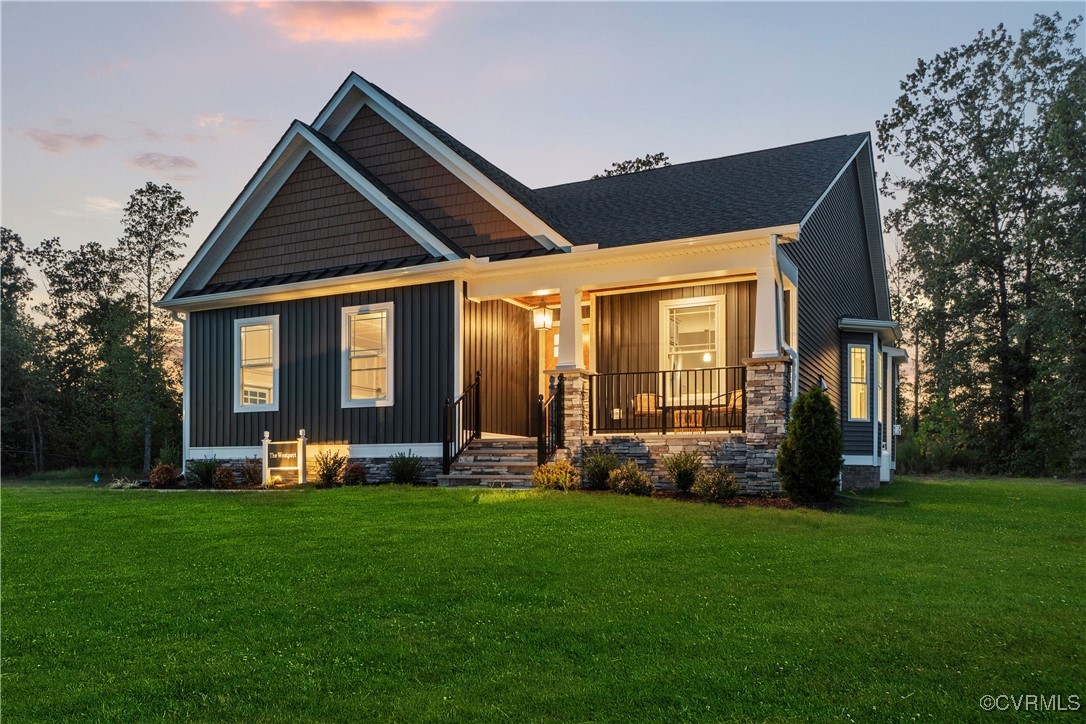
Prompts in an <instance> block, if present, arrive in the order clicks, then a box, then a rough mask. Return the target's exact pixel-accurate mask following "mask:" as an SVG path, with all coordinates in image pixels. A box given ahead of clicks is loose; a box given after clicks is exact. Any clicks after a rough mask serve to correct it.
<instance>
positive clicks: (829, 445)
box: [777, 387, 845, 502]
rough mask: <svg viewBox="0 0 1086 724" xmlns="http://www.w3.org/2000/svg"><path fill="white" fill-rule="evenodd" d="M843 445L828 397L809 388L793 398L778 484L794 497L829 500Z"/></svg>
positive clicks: (779, 453) (779, 456)
mask: <svg viewBox="0 0 1086 724" xmlns="http://www.w3.org/2000/svg"><path fill="white" fill-rule="evenodd" d="M844 448H845V444H844V440H843V439H842V437H841V426H840V424H838V421H837V411H836V410H835V409H833V403H832V402H830V398H829V396H828V395H827V394H826V393H825V392H823V391H822V390H821V389H819V388H817V387H812V388H811V389H809V390H807V391H806V392H804V393H803V394H801V395H800V396H799V397H797V398H796V401H795V403H794V404H793V405H792V417H791V419H790V420H789V421H788V426H787V427H786V428H785V435H784V442H782V443H781V449H780V451H779V452H778V453H777V474H778V475H779V476H780V478H781V486H782V487H783V488H784V491H785V492H786V493H788V495H789V497H791V498H792V499H793V500H797V501H801V502H818V501H824V500H829V499H830V498H832V497H833V494H834V491H836V490H837V477H838V475H840V473H841V455H842V453H843V452H844Z"/></svg>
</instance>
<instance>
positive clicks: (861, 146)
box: [799, 138, 871, 226]
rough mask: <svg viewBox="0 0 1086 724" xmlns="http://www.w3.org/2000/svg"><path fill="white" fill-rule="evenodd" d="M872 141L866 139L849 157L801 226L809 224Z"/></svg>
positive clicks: (808, 211) (801, 222)
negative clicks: (808, 221)
mask: <svg viewBox="0 0 1086 724" xmlns="http://www.w3.org/2000/svg"><path fill="white" fill-rule="evenodd" d="M870 140H871V139H870V138H864V140H863V142H862V143H861V144H860V145H859V146H858V147H857V148H856V150H855V151H854V152H853V154H852V155H851V156H849V157H848V161H845V165H844V166H842V167H841V170H840V171H838V172H837V175H836V176H834V177H833V181H830V183H829V186H827V187H826V188H825V190H824V191H823V192H822V195H821V196H819V197H818V200H817V201H815V202H814V204H813V205H812V206H811V208H810V209H808V210H807V213H806V214H804V215H803V220H802V221H800V222H799V225H800V226H804V225H805V224H806V223H807V220H808V219H810V218H811V215H812V214H814V212H815V211H816V210H817V209H818V207H819V205H820V204H821V203H822V202H823V201H825V200H826V197H827V196H829V194H830V191H832V190H833V187H834V186H836V185H837V182H838V181H840V180H841V177H842V176H844V175H845V171H847V170H848V167H849V166H851V165H852V162H853V161H855V160H856V157H857V156H859V155H860V151H862V150H864V147H865V146H867V145H868V142H869V141H870Z"/></svg>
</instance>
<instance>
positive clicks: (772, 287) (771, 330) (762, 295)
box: [751, 260, 781, 358]
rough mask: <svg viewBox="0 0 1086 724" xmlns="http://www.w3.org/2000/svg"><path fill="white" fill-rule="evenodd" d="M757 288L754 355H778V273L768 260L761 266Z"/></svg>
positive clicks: (779, 334) (779, 348)
mask: <svg viewBox="0 0 1086 724" xmlns="http://www.w3.org/2000/svg"><path fill="white" fill-rule="evenodd" d="M757 273H758V281H757V287H756V289H755V308H754V351H753V353H752V354H751V356H752V357H755V358H757V357H777V356H779V355H780V353H781V328H780V311H779V310H778V308H777V274H776V272H775V271H774V269H773V265H772V264H771V263H769V262H768V260H767V263H766V264H764V265H763V266H759V267H758V270H757Z"/></svg>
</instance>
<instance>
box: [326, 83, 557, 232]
mask: <svg viewBox="0 0 1086 724" xmlns="http://www.w3.org/2000/svg"><path fill="white" fill-rule="evenodd" d="M366 106H368V107H369V108H371V109H372V110H373V111H374V112H375V113H377V115H379V116H380V117H381V118H383V119H384V120H385V121H387V122H388V123H389V124H390V125H392V127H393V128H395V129H396V130H397V131H399V132H400V133H402V134H403V135H404V136H406V137H407V138H408V139H409V140H410V141H411V142H412V143H414V144H415V145H417V146H418V147H419V148H421V149H422V150H423V151H424V152H425V153H427V154H428V155H430V156H431V157H432V158H433V159H434V160H435V161H437V162H438V163H440V164H441V165H442V166H444V167H445V169H446V170H448V171H449V172H450V173H452V174H453V175H454V176H456V177H457V178H458V179H460V181H462V182H463V183H464V184H466V185H467V186H468V187H469V188H470V189H471V190H472V191H474V192H475V193H477V194H478V195H479V196H481V197H482V198H483V200H485V201H486V202H487V203H489V204H490V205H491V206H493V207H494V208H495V209H497V210H498V211H499V212H501V213H502V215H504V216H505V217H506V218H507V219H509V220H510V221H512V222H513V223H514V224H516V225H517V226H519V227H520V228H521V229H523V230H524V231H525V232H526V233H527V234H528V235H529V236H531V237H532V238H533V239H535V240H536V241H537V242H538V243H539V244H540V246H542V247H543V248H545V249H561V250H563V251H570V250H572V249H573V247H574V245H573V244H572V243H571V242H570V241H569V240H568V239H566V238H565V237H564V236H563V235H562V234H561V233H559V232H558V231H556V230H555V229H554V228H553V227H552V226H551V225H550V224H548V223H547V222H546V221H544V220H543V219H541V218H540V217H539V216H537V215H536V214H535V213H534V212H532V211H531V210H530V209H528V208H527V207H526V206H524V204H522V203H521V202H520V201H518V200H517V199H515V198H514V197H513V196H512V195H511V194H510V193H509V192H508V191H506V190H505V189H503V188H502V187H501V185H499V184H498V183H497V182H495V181H494V180H493V179H491V178H490V177H488V176H487V175H486V174H485V173H483V172H482V171H481V170H479V169H478V168H476V167H475V166H474V165H472V164H471V163H470V162H469V161H468V160H467V159H465V158H464V157H463V156H461V155H460V154H459V153H457V152H456V151H454V150H453V149H452V148H450V147H449V146H448V145H447V144H446V143H445V142H443V141H442V140H441V139H439V138H438V137H437V136H435V135H434V134H433V133H431V132H430V131H429V130H428V129H427V128H426V127H425V126H423V125H422V124H421V123H419V122H418V121H416V120H415V119H414V118H412V117H411V116H410V115H409V114H408V113H405V112H404V111H403V110H402V109H401V108H400V107H399V105H397V103H396V102H394V101H392V100H390V99H389V97H388V96H387V95H385V93H384V92H382V91H381V90H380V89H379V88H377V87H376V86H374V85H373V84H372V83H370V82H369V81H367V80H366V79H365V78H363V77H362V76H360V75H358V74H357V73H354V72H352V73H351V74H350V75H349V76H348V77H347V80H345V81H344V82H343V84H342V85H341V86H340V87H339V90H337V91H336V93H335V95H334V96H332V99H331V100H330V101H329V102H328V103H327V104H326V105H325V107H324V108H323V109H322V110H321V112H320V113H319V114H318V115H317V117H316V118H315V119H314V121H313V128H315V129H316V130H317V131H319V132H321V133H323V134H325V135H326V136H328V137H329V138H332V139H333V140H334V139H336V138H337V137H338V136H339V134H340V133H342V132H343V129H345V128H346V127H347V125H348V124H349V123H350V122H351V121H352V120H353V119H354V117H355V116H356V115H357V114H358V112H359V111H361V110H362V108H363V107H366Z"/></svg>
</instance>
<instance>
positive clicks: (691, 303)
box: [658, 294, 727, 370]
mask: <svg viewBox="0 0 1086 724" xmlns="http://www.w3.org/2000/svg"><path fill="white" fill-rule="evenodd" d="M708 304H715V305H716V360H715V362H714V363H713V367H725V366H726V365H725V364H724V362H725V361H726V360H727V357H725V356H724V351H725V349H724V315H725V312H726V311H727V306H726V305H725V304H724V295H723V294H718V295H715V296H711V297H691V298H687V299H663V300H661V301H660V334H659V340H658V341H659V346H660V354H659V358H660V367H659V369H661V370H668V369H669V368H668V359H667V350H668V324H667V322H668V320H667V313H668V312H669V311H670V310H672V309H682V308H683V307H702V306H705V305H708Z"/></svg>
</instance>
